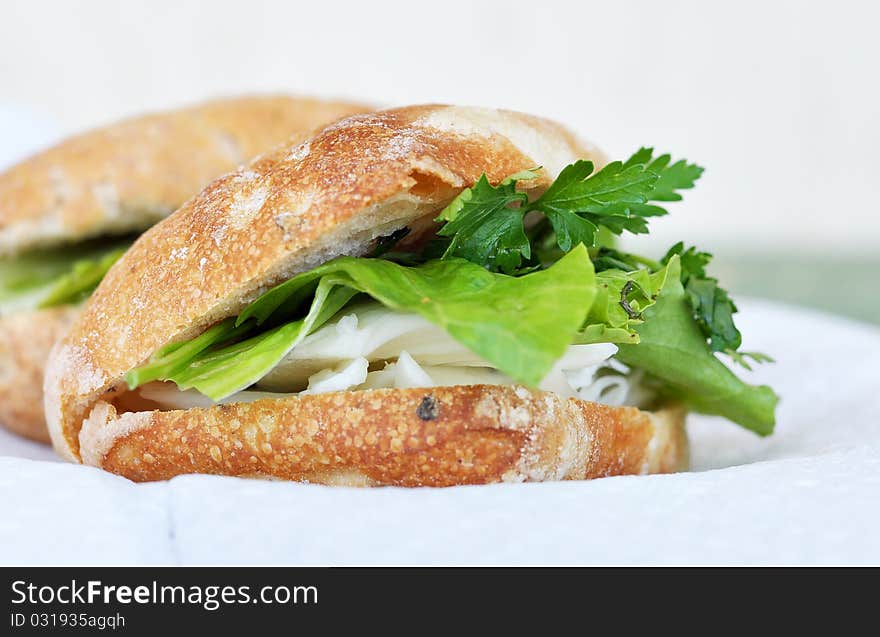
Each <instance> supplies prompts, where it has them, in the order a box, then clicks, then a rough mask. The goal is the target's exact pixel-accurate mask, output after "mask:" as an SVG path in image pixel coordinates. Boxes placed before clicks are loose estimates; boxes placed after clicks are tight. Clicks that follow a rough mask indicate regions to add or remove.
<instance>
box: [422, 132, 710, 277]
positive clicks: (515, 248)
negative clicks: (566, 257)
mask: <svg viewBox="0 0 880 637" xmlns="http://www.w3.org/2000/svg"><path fill="white" fill-rule="evenodd" d="M702 172H703V169H702V168H701V167H699V166H697V165H696V164H688V163H687V162H686V161H685V160H680V161H677V162H675V163H672V160H671V157H670V156H669V155H660V156H659V157H656V158H655V157H654V151H653V149H652V148H640V149H639V150H638V151H636V153H634V154H633V155H632V156H631V157H630V158H629V159H627V160H626V161H625V162H621V161H615V162H611V163H610V164H608V165H606V166H605V167H603V168H602V169H600V170H598V171H596V170H595V166H594V164H593V162H591V161H589V160H578V161H576V162H574V163H573V164H570V165H568V166H566V167H565V168H564V169H563V170H562V172H560V173H559V176H558V177H557V178H556V180H555V181H554V182H553V183H552V184H550V186H549V187H548V188H547V190H546V191H544V193H543V194H542V195H541V196H540V197H539V198H538V199H536V200H535V201H531V202H530V201H529V198H528V195H526V194H525V193H523V192H519V191H517V188H516V185H517V182H518V181H522V180H526V179H534V178H536V177H537V169H535V170H530V171H524V172H522V173H518V174H516V175H512V176H510V177H508V178H507V179H505V180H504V181H503V182H501V183H500V184H498V185H497V186H493V185H492V184H490V183H489V181H488V179H487V178H486V175H485V174H484V175H482V176H481V177H480V179H479V180H478V181H477V183H476V184H474V186H473V187H471V188H467V189H465V190H464V191H463V192H462V193H461V194H460V195H459V196H458V197H456V198H455V200H453V202H452V203H451V204H449V206H447V207H446V208H445V209H444V210H443V212H441V213H440V216H439V217H437V220H438V221H441V222H445V224H444V226H443V227H442V228H441V229H440V231H439V233H438V234H439V235H440V236H441V237H445V238H446V239H447V240H448V245H447V247H446V250H445V252H444V256H447V257H449V256H456V257H462V258H465V259H467V260H468V261H471V262H474V263H479V264H480V265H482V266H484V267H485V268H487V269H489V270H492V271H501V272H504V273H506V274H512V273H515V272H517V271H518V270H520V269H521V268H522V267H523V263H524V261H528V260H529V259H531V258H532V254H533V243H534V242H537V241H538V240H539V239H540V238H541V237H539V236H537V235H536V234H535V233H528V232H526V228H525V223H524V220H525V216H526V214H528V213H529V212H539V213H542V214H543V215H544V217H545V218H546V219H547V221H548V222H549V228H548V230H550V231H552V233H553V235H554V236H555V242H556V244H557V245H558V247H559V249H560V250H562V251H563V252H568V251H569V250H571V248H572V247H574V246H576V245H578V244H580V243H583V244H584V245H585V246H587V247H593V246H595V245H596V244H597V235H598V232H599V228H600V227H605V228H607V229H608V230H610V231H611V232H613V233H615V234H621V233H622V232H624V231H627V232H632V233H636V234H644V233H646V232H647V231H648V219H649V218H650V217H655V216H660V215H665V214H666V209H665V208H663V207H661V206H658V205H656V204H652V203H650V202H664V201H677V200H679V199H681V195H680V194H679V193H678V191H679V190H683V189H686V188H692V187H693V185H694V182H695V181H696V180H697V179H698V178H699V177H700V175H701V174H702ZM530 234H531V236H530Z"/></svg>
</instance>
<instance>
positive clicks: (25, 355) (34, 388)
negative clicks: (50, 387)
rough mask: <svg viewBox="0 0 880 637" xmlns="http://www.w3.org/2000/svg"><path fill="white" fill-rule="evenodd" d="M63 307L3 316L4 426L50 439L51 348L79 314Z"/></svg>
mask: <svg viewBox="0 0 880 637" xmlns="http://www.w3.org/2000/svg"><path fill="white" fill-rule="evenodd" d="M79 311H80V310H79V308H78V307H75V306H63V307H58V308H51V309H46V310H35V311H31V312H17V313H14V314H9V315H6V316H3V317H0V425H3V426H5V427H6V428H7V429H9V430H10V431H13V432H15V433H17V434H19V435H21V436H24V437H26V438H30V439H32V440H37V441H40V442H49V432H48V430H47V428H46V419H45V417H44V415H43V372H44V370H45V366H46V360H47V359H48V358H49V351H50V350H51V349H52V345H54V343H55V341H57V340H58V339H60V338H61V337H62V336H64V334H65V332H66V331H67V330H68V328H69V327H70V325H71V323H72V322H73V320H74V318H76V316H77V315H78V314H79Z"/></svg>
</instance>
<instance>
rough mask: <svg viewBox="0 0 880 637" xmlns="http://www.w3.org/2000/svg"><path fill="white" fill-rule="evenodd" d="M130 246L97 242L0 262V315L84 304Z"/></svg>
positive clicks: (126, 239) (118, 240)
mask: <svg viewBox="0 0 880 637" xmlns="http://www.w3.org/2000/svg"><path fill="white" fill-rule="evenodd" d="M130 244H131V239H130V238H129V237H121V238H111V239H94V240H91V241H86V242H83V243H81V244H78V245H72V246H65V247H61V248H52V249H40V250H31V251H29V252H26V253H24V254H20V255H17V256H14V257H7V258H4V259H0V313H3V314H7V313H11V312H16V311H26V310H34V309H37V308H43V307H54V306H56V305H65V304H69V303H78V302H80V301H82V300H83V299H85V298H86V297H88V296H89V295H90V294H91V293H92V291H94V289H95V287H97V285H98V283H100V281H101V279H102V278H103V277H104V275H105V274H106V273H107V271H108V270H109V269H110V266H112V265H113V263H115V262H116V260H118V259H119V257H120V256H122V254H123V253H124V252H125V250H126V249H127V248H128V246H129V245H130Z"/></svg>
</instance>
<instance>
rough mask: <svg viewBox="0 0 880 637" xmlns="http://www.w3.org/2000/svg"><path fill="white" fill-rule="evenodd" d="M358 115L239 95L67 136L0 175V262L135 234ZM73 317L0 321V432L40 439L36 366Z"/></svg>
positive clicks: (349, 108) (328, 105)
mask: <svg viewBox="0 0 880 637" xmlns="http://www.w3.org/2000/svg"><path fill="white" fill-rule="evenodd" d="M365 110H367V107H365V106H363V105H359V104H352V103H346V102H329V101H322V100H316V99H308V98H296V97H285V96H251V97H239V98H233V99H222V100H215V101H211V102H207V103H205V104H201V105H198V106H194V107H190V108H185V109H182V110H177V111H171V112H166V113H158V114H152V115H147V116H144V117H139V118H136V119H131V120H127V121H123V122H120V123H117V124H113V125H111V126H107V127H105V128H101V129H98V130H94V131H91V132H88V133H84V134H82V135H79V136H77V137H73V138H71V139H68V140H66V141H64V142H62V143H60V144H59V145H57V146H55V147H53V148H50V149H49V150H46V151H44V152H42V153H39V154H37V155H35V156H33V157H31V158H29V159H26V160H25V161H23V162H21V163H20V164H18V165H16V166H14V167H12V168H10V169H9V170H7V171H6V172H4V173H2V174H0V257H2V256H6V257H7V258H14V255H15V254H18V253H20V252H23V251H26V250H28V249H32V248H36V247H44V246H58V245H64V244H67V243H72V242H75V241H78V240H82V239H86V238H90V237H95V236H99V235H105V234H118V233H123V232H131V231H139V230H143V229H145V228H147V227H149V226H150V225H152V224H153V223H155V222H156V221H158V220H159V219H161V218H162V217H165V216H167V215H168V214H169V213H170V212H172V211H173V210H175V209H176V208H178V207H179V206H180V205H181V204H182V203H183V202H184V201H186V200H187V199H188V198H189V197H191V196H192V195H194V194H195V193H197V192H198V191H199V190H200V189H201V188H202V187H203V186H204V185H205V184H207V183H208V182H209V181H210V180H211V179H213V178H214V177H217V176H218V175H221V174H223V173H225V172H228V171H230V170H233V169H234V168H235V167H236V166H238V165H240V164H242V163H243V162H244V161H245V160H247V159H249V158H251V157H253V156H254V155H256V154H257V153H259V152H262V151H265V150H267V149H269V148H272V147H273V146H275V145H277V144H279V143H282V142H283V141H285V140H287V139H290V138H295V139H298V138H301V137H303V136H306V135H307V134H309V133H310V132H311V131H313V130H314V129H316V128H318V127H321V126H324V125H326V124H328V123H330V122H332V121H334V120H336V119H338V118H340V117H343V116H345V115H350V114H352V113H356V112H362V111H365ZM74 314H75V310H74V309H72V308H63V309H58V310H51V311H37V312H23V313H18V314H12V315H9V316H4V317H2V318H0V329H2V333H0V424H3V425H5V426H6V427H8V428H9V429H10V430H12V431H14V432H16V433H19V434H21V435H23V436H26V437H28V438H32V439H34V440H41V441H44V442H48V440H49V435H48V431H47V430H46V424H45V419H44V417H43V400H42V391H43V390H42V387H43V381H42V375H43V365H44V364H45V361H46V358H47V357H48V355H49V350H50V348H51V346H52V344H53V343H54V341H55V340H56V339H57V338H59V337H60V336H61V335H62V334H63V332H64V331H65V330H66V329H67V327H68V326H69V324H70V322H71V321H72V318H73V316H74Z"/></svg>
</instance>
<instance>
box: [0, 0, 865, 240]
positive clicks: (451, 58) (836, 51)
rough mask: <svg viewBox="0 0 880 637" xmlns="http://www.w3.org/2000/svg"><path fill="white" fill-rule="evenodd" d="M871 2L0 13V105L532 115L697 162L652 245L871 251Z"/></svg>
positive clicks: (125, 5) (56, 111) (76, 123)
mask: <svg viewBox="0 0 880 637" xmlns="http://www.w3.org/2000/svg"><path fill="white" fill-rule="evenodd" d="M877 6H878V5H877V4H876V3H872V2H868V1H867V0H866V1H864V2H850V1H840V0H838V1H836V2H830V3H829V2H770V1H767V0H765V1H763V2H748V1H738V2H728V3H724V4H719V3H710V2H674V1H670V0H666V1H663V2H657V1H654V2H649V1H642V2H608V1H607V0H605V1H604V2H601V3H599V2H561V1H557V2H553V1H548V0H540V1H538V0H533V1H531V2H512V1H510V0H508V1H507V2H459V1H452V0H443V1H442V2H435V3H417V2H399V3H398V2H385V1H379V0H373V1H370V2H352V3H348V2H337V1H333V0H325V1H321V2H309V3H295V2H281V1H280V0H278V1H274V2H271V1H257V0H248V1H246V2H243V1H238V2H233V1H231V0H220V1H215V2H196V1H181V0H176V1H167V0H151V1H150V2H133V1H127V2H120V1H112V0H101V1H92V2H46V1H44V0H39V1H34V0H28V1H22V2H17V1H13V2H10V1H9V0H3V3H2V8H3V10H2V20H0V60H2V61H0V104H5V107H6V108H7V109H8V108H10V107H13V108H15V109H17V111H18V112H19V113H21V112H23V111H26V112H28V113H30V114H31V115H30V116H29V117H30V121H31V122H32V123H33V122H46V124H39V125H40V126H43V127H44V128H45V129H47V130H48V129H49V128H51V127H52V126H53V125H54V127H55V128H56V130H57V131H58V132H61V133H67V132H73V131H76V130H79V129H81V128H84V127H88V126H93V125H97V124H100V123H103V122H106V121H108V120H112V119H114V118H118V117H121V116H124V115H128V114H133V113H136V112H139V111H142V110H145V109H155V108H162V107H167V106H172V105H176V104H183V103H186V102H188V101H192V100H198V99H202V98H204V97H206V96H211V95H216V94H230V93H239V92H245V91H294V92H303V93H318V94H325V95H332V96H348V97H353V98H360V99H367V100H374V101H376V102H378V103H382V104H387V105H394V104H401V103H412V102H426V101H442V102H458V103H472V104H481V105H490V106H503V107H508V108H514V109H520V110H525V111H532V112H535V113H539V114H544V115H547V116H551V117H555V118H558V119H560V120H562V121H564V122H566V123H568V124H569V125H571V126H572V127H574V128H576V129H577V130H578V131H580V132H581V133H582V134H583V135H584V136H586V137H588V138H590V139H592V140H594V141H596V142H598V143H599V144H600V145H602V146H603V147H605V148H606V149H607V150H608V151H610V152H611V153H612V154H614V155H616V156H621V155H623V154H624V153H627V152H629V151H631V150H633V149H635V148H636V147H637V146H638V145H640V144H654V145H657V146H658V147H660V148H663V149H669V150H671V151H672V152H673V153H675V154H678V155H686V156H687V157H688V158H690V159H692V160H696V161H699V162H700V163H702V164H703V165H705V166H706V167H707V172H706V175H705V177H704V180H703V183H702V184H701V187H700V188H699V189H698V190H697V191H695V192H694V193H693V194H692V195H691V196H689V197H688V201H687V202H686V203H684V204H682V205H680V206H678V207H676V209H675V213H674V214H673V215H672V216H671V217H669V218H667V219H664V220H662V221H660V222H656V223H655V224H654V228H655V230H654V232H653V233H652V238H651V239H650V240H651V241H655V242H656V243H657V244H658V245H657V247H658V249H659V247H660V245H661V244H662V245H666V244H668V243H671V242H672V241H675V240H677V239H678V238H681V237H684V236H686V237H688V238H691V239H693V240H695V241H700V242H701V243H702V244H704V245H706V246H707V247H710V248H716V249H718V248H727V247H729V246H730V244H735V247H737V248H738V249H739V250H740V251H741V252H751V251H754V250H765V249H773V250H777V249H778V250H782V251H784V252H788V253H801V254H803V253H806V252H809V251H815V252H816V253H817V254H829V255H833V254H839V253H844V252H845V253H851V254H861V255H871V254H875V253H876V251H877V250H878V248H880V214H878V213H880V210H878V204H877V194H878V187H877V183H878V178H877V176H876V175H877V172H878V168H877V161H876V156H877V152H878V151H877V149H878V148H880V99H878V93H880V88H878V75H880V36H878V33H877V30H878V19H880V11H878V9H877V8H876V7H877ZM14 134H16V133H15V132H12V133H10V135H13V136H14ZM2 144H3V140H2V139H0V145H2ZM640 241H641V240H640Z"/></svg>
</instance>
